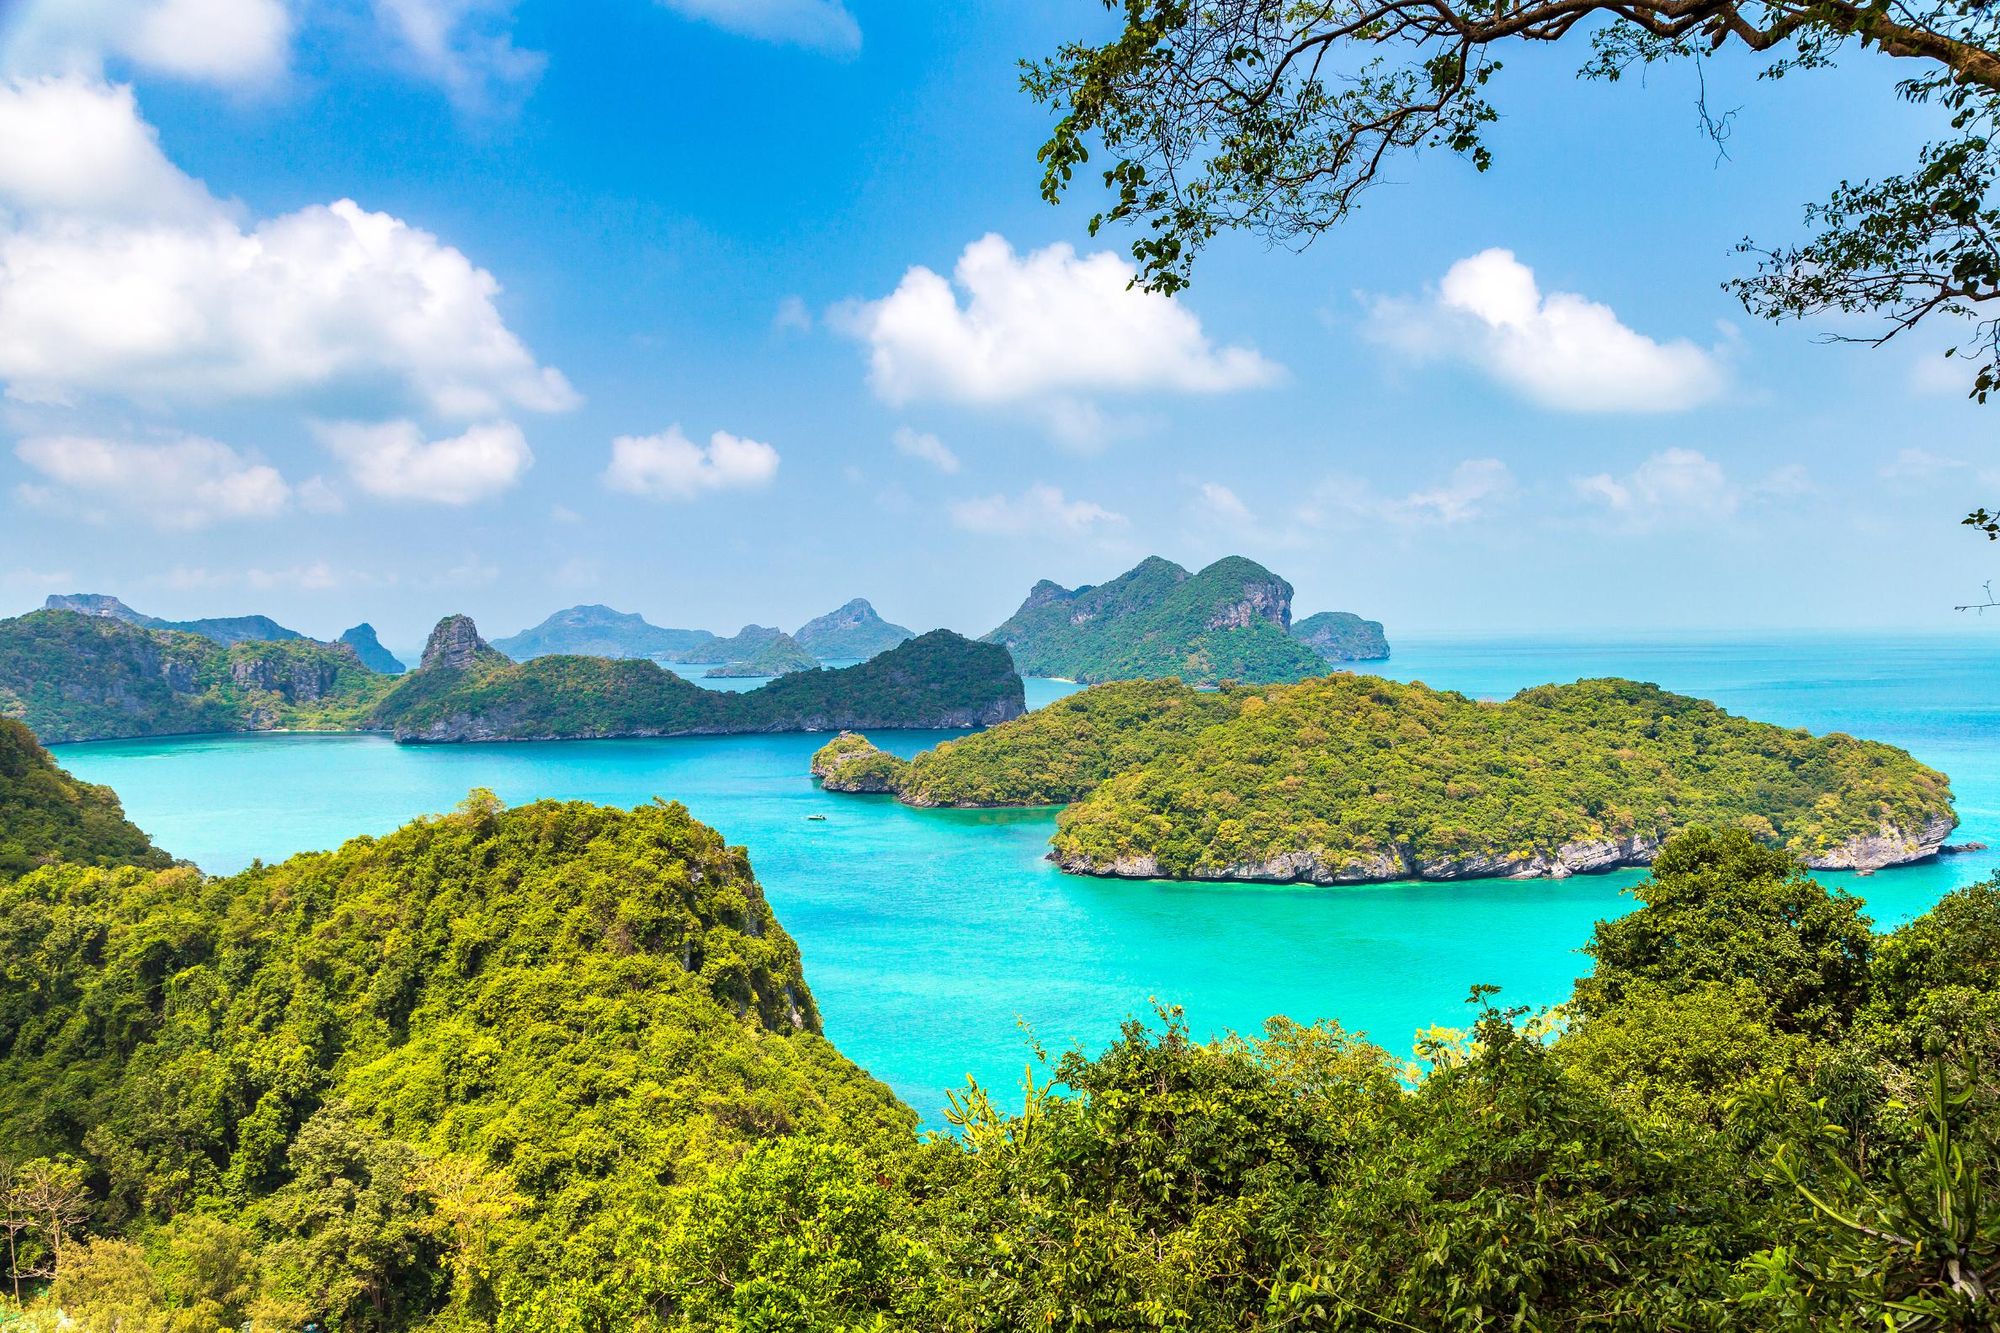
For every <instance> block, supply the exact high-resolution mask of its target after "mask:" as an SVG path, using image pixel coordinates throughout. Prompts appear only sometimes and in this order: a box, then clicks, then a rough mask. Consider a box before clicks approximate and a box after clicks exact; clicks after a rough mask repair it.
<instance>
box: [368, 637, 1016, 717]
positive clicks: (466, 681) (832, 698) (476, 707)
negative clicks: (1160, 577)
mask: <svg viewBox="0 0 2000 1333" xmlns="http://www.w3.org/2000/svg"><path fill="white" fill-rule="evenodd" d="M467 632H470V631H469V629H468V631H467ZM433 642H436V636H435V635H434V636H433ZM473 642H474V643H475V644H476V643H477V640H476V638H475V639H474V640H473ZM478 648H480V649H484V648H485V645H483V644H479V645H478ZM468 651H472V649H471V648H470V647H469V646H468ZM485 651H486V652H487V653H488V654H490V653H491V650H490V649H486V650H485ZM468 660H471V661H472V664H471V665H469V666H466V667H464V668H458V667H453V666H449V665H438V666H435V667H429V668H426V669H424V670H420V671H416V672H413V673H411V674H410V675H409V676H407V677H405V678H404V679H403V680H402V681H401V682H399V683H398V684H397V685H396V687H395V689H394V690H393V691H392V692H391V693H390V694H389V695H388V696H387V697H386V698H385V699H384V700H383V701H382V703H381V705H380V706H379V707H377V708H376V709H375V710H374V712H373V713H372V714H371V715H370V718H369V725H371V726H376V727H381V728H385V729H388V730H391V731H393V732H394V733H395V735H396V737H397V739H399V740H423V741H472V740H518V739H570V738H581V737H607V736H682V735H710V734H721V733H729V732H759V731H836V730H840V729H842V728H850V727H890V728H894V727H969V726H975V725H979V724H983V723H991V722H1001V721H1005V720H1006V719H1008V718H1011V717H1017V716H1019V715H1020V713H1021V711H1022V708H1023V706H1024V705H1023V695H1022V689H1021V679H1020V677H1019V676H1017V675H1015V674H1014V671H1013V666H1012V664H1011V663H1010V662H1009V660H1008V658H1007V654H1006V653H1005V652H1004V651H1003V650H1001V649H998V648H994V647H992V646H990V645H986V644H977V643H972V642H970V641H968V640H966V639H963V638H960V637H959V636H958V635H956V634H953V633H951V632H950V631H949V630H934V631H932V632H931V633H929V634H925V635H923V636H921V637H919V638H916V639H912V640H910V641H909V642H908V643H905V644H902V645H901V646H899V647H897V648H894V649H892V650H890V651H889V652H886V653H883V654H882V655H880V656H879V657H875V658H872V659H870V660H869V661H866V662H862V663H860V664H859V665H856V666H851V667H844V668H842V669H840V670H837V671H825V670H818V669H815V670H811V671H797V672H794V673H792V674H790V675H787V676H781V677H779V678H778V679H777V680H774V681H772V682H771V683H770V684H769V685H765V686H763V687H761V688H759V689H755V690H746V691H744V692H742V693H729V692H724V691H719V690H708V689H703V688H702V687H701V686H699V685H696V684H694V683H693V682H692V681H688V680H685V679H683V678H681V677H679V676H676V675H674V674H673V673H672V672H670V671H667V670H666V669H665V668H663V667H661V666H659V665H658V664H657V663H654V662H650V661H644V660H639V659H625V660H613V659H607V658H599V657H569V656H551V657H537V658H535V659H533V660H531V661H527V662H521V663H510V662H507V661H505V660H504V659H500V658H498V657H497V655H495V656H487V657H479V658H477V660H472V659H468Z"/></svg>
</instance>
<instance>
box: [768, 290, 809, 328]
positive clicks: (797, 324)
mask: <svg viewBox="0 0 2000 1333" xmlns="http://www.w3.org/2000/svg"><path fill="white" fill-rule="evenodd" d="M812 327H813V317H812V311H811V310H810V309H808V308H807V306H806V302H805V298H804V297H802V296H787V297H786V298H785V299H784V300H782V301H780V302H778V309H777V312H776V313H775V314H773V315H772V316H771V330H772V332H774V333H811V332H812Z"/></svg>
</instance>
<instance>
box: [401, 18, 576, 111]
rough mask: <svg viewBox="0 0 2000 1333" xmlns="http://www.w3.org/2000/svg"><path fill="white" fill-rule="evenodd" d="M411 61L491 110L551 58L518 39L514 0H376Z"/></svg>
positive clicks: (520, 90)
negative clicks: (514, 31)
mask: <svg viewBox="0 0 2000 1333" xmlns="http://www.w3.org/2000/svg"><path fill="white" fill-rule="evenodd" d="M374 6H375V17H376V21H377V22H378V23H379V24H380V25H381V27H382V29H383V31H384V32H386V33H387V34H388V35H389V37H390V39H391V40H392V41H394V42H395V43H396V46H397V48H398V50H399V51H400V52H401V53H402V56H403V58H404V60H405V62H406V63H407V64H408V65H409V66H410V67H411V68H412V69H413V70H414V71H415V72H416V73H418V74H419V75H421V76H423V77H424V78H427V79H430V80H431V81H433V82H435V83H437V84H438V85H439V86H441V87H442V88H443V89H444V90H445V92H446V94H447V95H448V96H450V98H451V99H452V101H453V102H455V103H457V104H458V105H459V106H461V107H465V108H468V109H471V110H480V111H483V110H490V109H492V108H494V107H495V106H497V105H503V104H505V103H508V102H510V101H513V100H514V99H516V98H518V97H520V96H521V95H523V94H525V93H526V92H527V91H528V89H530V88H532V87H533V86H534V84H535V82H536V80H538V79H540V78H541V76H542V70H543V68H544V67H546V66H547V64H548V57H547V56H545V55H543V54H542V53H541V52H539V51H524V50H522V49H521V48H520V47H517V46H515V45H514V39H513V34H512V32H511V31H510V30H509V29H510V25H511V23H512V20H513V9H514V6H513V2H512V0H374Z"/></svg>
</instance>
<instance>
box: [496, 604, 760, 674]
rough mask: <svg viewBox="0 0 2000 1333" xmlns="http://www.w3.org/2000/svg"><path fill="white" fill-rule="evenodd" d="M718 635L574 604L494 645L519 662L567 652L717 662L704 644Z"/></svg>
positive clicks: (583, 655)
mask: <svg viewBox="0 0 2000 1333" xmlns="http://www.w3.org/2000/svg"><path fill="white" fill-rule="evenodd" d="M714 638H715V636H714V635H713V634H710V633H709V632H708V631H707V630H705V629H667V628H664V627H662V626H659V625H654V624H650V623H648V621H647V620H646V618H645V617H644V616H640V615H635V614H632V613H630V612H625V611H614V610H612V609H611V608H610V607H608V606H602V605H595V604H593V605H590V606H572V607H569V608H567V609H566V610H562V611H558V612H556V613H555V614H554V615H552V616H550V617H549V618H548V619H547V620H544V621H543V622H542V623H541V624H539V625H536V626H535V627H534V628H533V629H524V630H522V631H521V632H520V633H519V634H516V635H514V636H512V637H511V638H506V639H498V640H495V641H494V645H493V646H494V647H495V648H497V649H499V650H500V651H501V652H503V653H505V654H507V656H509V657H511V658H513V659H514V660H515V661H517V662H525V661H527V660H528V659H529V658H531V657H548V656H550V655H552V654H556V653H563V654H570V655H575V656H582V657H650V658H652V659H653V660H654V661H656V662H712V661H718V660H724V659H718V658H712V657H704V656H702V652H703V646H704V645H706V644H708V643H710V642H712V641H713V640H714Z"/></svg>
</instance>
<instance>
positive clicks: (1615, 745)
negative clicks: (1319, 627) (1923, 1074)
mask: <svg viewBox="0 0 2000 1333" xmlns="http://www.w3.org/2000/svg"><path fill="white" fill-rule="evenodd" d="M857 739H858V738H857ZM861 744H865V742H862V743H861ZM864 759H865V756H864V755H863V754H862V753H861V752H860V745H857V744H850V745H849V746H848V747H847V749H846V751H845V752H843V754H842V755H841V756H839V761H840V762H839V764H838V765H837V766H836V765H829V767H830V771H833V772H835V773H839V772H843V771H847V770H848V769H849V768H852V767H854V766H857V765H860V764H862V763H863V761H864ZM898 762H899V763H900V761H898ZM883 771H884V773H885V774H889V773H892V774H893V780H889V781H888V785H889V786H890V787H891V788H892V789H893V790H894V791H895V792H896V793H897V794H898V796H899V797H901V799H903V800H904V801H906V802H909V803H910V804H913V805H950V806H998V805H1045V804H1067V805H1068V807H1069V808H1068V809H1066V810H1065V811H1064V812H1063V814H1062V816H1061V818H1060V820H1059V822H1058V824H1057V830H1056V834H1055V837H1054V840H1053V843H1052V852H1051V855H1052V857H1053V858H1054V860H1055V861H1056V862H1057V863H1058V864H1059V865H1061V866H1062V867H1063V868H1064V869H1066V870H1070V871H1075V872H1078V873H1082V874H1093V875H1113V876H1123V877H1135V878H1174V879H1208V880H1254V881H1268V882H1292V881H1302V882H1307V883H1316V884H1347V883H1360V882H1367V881H1381V880H1396V879H1434V880H1450V879H1472V878H1489V877H1500V876H1505V877H1510V878H1530V877H1542V876H1548V877H1562V876H1566V875H1570V874H1575V873H1578V872H1581V871H1593V870H1608V869H1612V868H1615V867H1619V866H1632V865H1646V864H1650V863H1651V861H1652V859H1653V858H1654V856H1655V855H1657V854H1658V852H1659V849H1660V847H1661V845H1662V844H1663V843H1664V842H1665V841H1666V840H1667V839H1668V838H1669V837H1670V836H1672V834H1673V833H1674V831H1675V830H1677V829H1680V828H1685V827H1689V826H1693V825H1709V826H1726V827H1735V828H1742V829H1744V830H1746V831H1748V832H1750V833H1751V834H1752V835H1753V836H1755V837H1757V838H1759V839H1761V840H1763V841H1765V842H1767V843H1770V844H1772V845H1774V846H1777V847H1780V848H1782V849H1784V850H1785V851H1786V852H1787V853H1788V854H1790V855H1792V856H1796V857H1797V858H1799V859H1800V860H1801V861H1802V862H1803V863H1804V864H1806V865H1808V866H1811V867H1813V868H1817V869H1858V870H1874V869H1879V868H1881V867H1883V866H1888V865H1898V864H1903V863H1906V862H1910V861H1917V860H1922V859H1924V858H1926V857H1930V856H1934V855H1936V853H1937V851H1938V849H1939V847H1940V846H1942V845H1943V843H1944V841H1945V839H1946V838H1947V837H1948V836H1949V835H1950V833H1951V830H1952V829H1953V828H1954V827H1955V826H1956V825H1957V819H1956V817H1955V815H1954V814H1953V813H1952V801H1951V788H1950V786H1949V784H1948V782H1947V780H1946V778H1945V777H1944V775H1943V774H1941V773H1939V772H1937V771H1936V770H1934V769H1930V768H1927V767H1925V766H1924V765H1922V764H1920V763H1918V762H1917V761H1916V760H1914V759H1912V758H1911V757H1910V756H1909V755H1908V754H1906V753H1904V752H1903V751H1901V750H1897V749H1894V748H1892V747H1890V746H1886V745H1879V744H1875V743H1873V742H1868V741H1859V740H1855V739H1854V738H1853V737H1850V736H1844V735H1839V734H1835V735H1830V736H1823V737H1815V736H1812V735H1810V734H1809V733H1806V732H1803V731H1794V730H1788V729H1785V728H1781V727H1774V726H1769V725H1767V724H1764V723H1759V722H1751V721H1747V720H1745V719H1742V718H1737V717H1732V716H1731V715H1729V714H1728V713H1725V712H1723V711H1722V710H1721V709H1719V708H1716V707H1715V706H1714V705H1712V704H1708V703H1705V702H1702V701H1701V700H1697V699H1689V698H1685V697H1682V696H1680V695H1674V694H1669V693H1667V692H1666V691H1664V690H1661V689H1659V688H1658V687H1656V686H1652V685H1642V684H1638V683H1635V682H1632V681H1623V680H1590V681H1580V682H1578V683H1576V684H1574V685H1546V686H1541V687H1538V688H1536V689H1531V690H1524V691H1522V692H1521V693H1520V694H1518V695H1516V696H1515V697H1514V698H1512V699H1510V700H1508V701H1507V702H1505V703H1499V704H1491V703H1479V702H1475V701H1474V700H1471V699H1468V698H1466V697H1465V696H1463V695H1459V694H1452V693H1444V692H1439V691H1436V690H1430V689H1427V688H1425V687H1424V686H1422V685H1403V684H1398V683H1396V682H1393V681H1386V680H1381V679H1377V678H1374V677H1368V676H1329V677H1326V678H1324V679H1320V680H1310V681H1306V682H1304V683H1302V684H1298V685H1291V686H1270V687H1264V688H1261V689H1259V688H1250V687H1235V688H1231V689H1228V690H1223V691H1216V692H1201V691H1196V690H1193V689H1189V688H1188V687H1185V686H1182V685H1180V684H1179V683H1178V682H1172V681H1162V682H1132V683H1123V684H1116V685H1109V686H1097V687H1094V688H1092V689H1089V690H1085V691H1083V692H1082V693H1079V694H1075V695H1072V696H1070V697H1068V698H1066V699H1061V700H1058V701H1056V702H1055V703H1053V704H1050V705H1049V706H1047V707H1046V708H1042V709H1039V710H1037V711H1036V712H1035V713H1033V714H1031V715H1029V716H1027V717H1024V718H1022V719H1020V720H1018V721H1016V722H1011V723H1009V724H1007V725H1006V726H1003V727H996V728H994V729H993V730H991V731H987V732H982V733H980V734H978V735H974V736H969V737H966V738H965V739H964V740H960V741H952V742H949V743H947V744H944V745H940V746H938V747H937V748H935V749H933V750H930V751H927V752H925V753H923V754H920V755H918V756H917V757H916V759H914V760H912V761H911V762H910V763H909V764H907V765H906V766H904V767H902V768H901V769H890V768H885V769H884V770H883ZM836 789H845V788H836Z"/></svg>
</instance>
